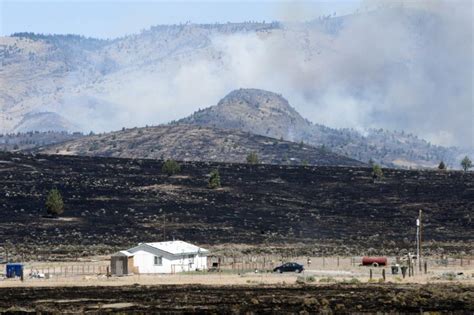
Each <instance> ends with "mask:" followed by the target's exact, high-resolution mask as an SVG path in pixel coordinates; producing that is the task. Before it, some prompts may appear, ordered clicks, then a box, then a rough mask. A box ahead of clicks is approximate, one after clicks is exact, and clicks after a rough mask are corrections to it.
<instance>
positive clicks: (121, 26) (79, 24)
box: [0, 0, 361, 38]
mask: <svg viewBox="0 0 474 315" xmlns="http://www.w3.org/2000/svg"><path fill="white" fill-rule="evenodd" d="M360 5H361V1H360V0H332V1H327V0H326V1H321V0H320V1H315V0H313V1H299V2H296V1H289V0H286V1H285V0H283V1H281V0H280V1H269V0H265V1H229V0H221V1H193V0H191V1H189V0H188V1H158V0H155V1H120V0H119V1H110V0H108V1H107V0H106V1H104V0H102V1H89V0H85V1H65V0H63V1H31V0H30V1H22V0H17V1H12V0H0V35H1V36H5V35H10V34H12V33H15V32H35V33H45V34H79V35H84V36H88V37H97V38H116V37H121V36H124V35H128V34H134V33H138V32H140V31H141V30H143V29H147V28H149V27H150V26H152V25H157V24H179V23H186V22H188V21H190V22H193V23H215V22H221V23H226V22H242V21H263V20H265V21H267V22H269V21H275V20H279V21H280V20H311V19H314V18H317V17H318V16H320V15H328V14H333V13H336V14H337V15H345V14H349V13H351V12H354V11H355V10H357V9H358V8H359V7H360ZM290 7H291V12H289V11H290V10H289V8H290Z"/></svg>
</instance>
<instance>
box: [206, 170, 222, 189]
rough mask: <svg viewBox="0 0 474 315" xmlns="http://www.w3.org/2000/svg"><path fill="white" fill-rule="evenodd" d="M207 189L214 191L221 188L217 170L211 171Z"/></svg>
mask: <svg viewBox="0 0 474 315" xmlns="http://www.w3.org/2000/svg"><path fill="white" fill-rule="evenodd" d="M208 186H209V188H211V189H216V188H219V187H221V177H220V175H219V171H218V170H213V171H212V172H211V174H210V177H209V184H208Z"/></svg>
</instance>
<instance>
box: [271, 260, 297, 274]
mask: <svg viewBox="0 0 474 315" xmlns="http://www.w3.org/2000/svg"><path fill="white" fill-rule="evenodd" d="M303 270H304V266H303V265H300V264H298V263H294V262H289V263H286V264H283V265H281V266H278V267H276V268H274V269H273V272H279V273H283V272H298V273H301V272H302V271H303Z"/></svg>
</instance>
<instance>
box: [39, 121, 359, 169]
mask: <svg viewBox="0 0 474 315" xmlns="http://www.w3.org/2000/svg"><path fill="white" fill-rule="evenodd" d="M39 150H40V152H42V153H46V154H62V155H86V156H105V157H121V158H147V159H169V158H171V159H175V160H181V161H213V162H227V163H245V161H246V157H247V156H248V155H249V154H250V153H256V154H257V155H258V158H259V160H260V162H263V163H267V164H309V165H344V166H362V165H364V163H362V162H359V161H356V160H353V159H350V158H347V157H344V156H341V155H337V154H334V153H332V152H330V151H329V150H324V149H321V148H314V147H311V146H308V145H305V144H303V143H299V144H298V143H294V142H289V141H284V140H277V139H272V138H268V137H263V136H259V135H254V134H250V133H248V132H243V131H231V130H222V129H217V128H210V127H201V126H195V125H186V124H180V125H168V126H156V127H145V128H134V129H124V130H122V131H117V132H112V133H106V134H100V135H93V136H88V137H83V138H79V139H76V140H73V141H68V142H65V143H60V144H54V145H51V146H47V147H46V148H39Z"/></svg>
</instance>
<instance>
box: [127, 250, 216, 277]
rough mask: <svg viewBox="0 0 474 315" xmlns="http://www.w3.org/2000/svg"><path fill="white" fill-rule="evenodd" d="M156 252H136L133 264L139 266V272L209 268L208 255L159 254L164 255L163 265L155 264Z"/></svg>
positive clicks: (168, 271) (167, 271) (169, 271)
mask: <svg viewBox="0 0 474 315" xmlns="http://www.w3.org/2000/svg"><path fill="white" fill-rule="evenodd" d="M155 256H156V255H155V254H153V253H149V252H147V251H144V250H139V251H136V252H135V253H134V257H133V265H134V266H135V267H138V272H139V273H141V274H143V273H172V272H183V271H194V270H196V269H200V270H205V269H207V256H203V255H194V258H193V259H190V258H188V255H184V256H181V255H180V256H174V255H169V254H168V255H166V254H163V255H158V256H161V257H162V265H161V266H159V265H155Z"/></svg>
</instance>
